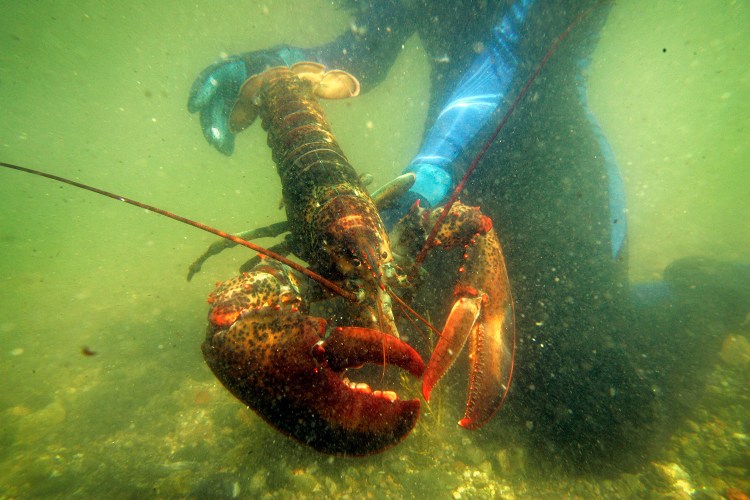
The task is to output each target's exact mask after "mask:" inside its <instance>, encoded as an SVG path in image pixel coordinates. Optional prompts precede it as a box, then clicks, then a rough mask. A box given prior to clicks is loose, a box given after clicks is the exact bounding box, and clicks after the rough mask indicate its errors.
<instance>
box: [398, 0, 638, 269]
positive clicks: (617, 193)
mask: <svg viewBox="0 0 750 500" xmlns="http://www.w3.org/2000/svg"><path fill="white" fill-rule="evenodd" d="M539 3H540V2H539V1H538V0H536V1H535V0H518V1H516V2H515V4H513V5H512V6H511V7H510V8H509V9H508V10H507V11H506V12H505V13H504V14H503V16H502V18H501V19H500V20H499V22H498V23H497V24H496V25H495V27H494V28H493V30H492V36H491V38H490V40H489V41H488V43H487V44H486V46H485V50H484V51H483V52H482V53H481V54H479V55H478V56H477V57H476V58H475V60H474V61H473V63H472V64H471V65H470V67H469V69H468V71H467V72H466V73H465V75H464V76H463V78H462V79H461V80H460V81H459V83H458V85H457V87H456V90H455V91H454V92H453V94H451V95H450V96H449V97H448V99H447V101H446V104H445V105H444V106H443V108H442V110H441V111H440V113H439V114H438V116H437V118H436V119H435V122H434V124H433V126H432V128H431V129H430V130H429V131H428V133H427V135H426V136H425V139H424V141H423V143H422V146H421V148H420V151H419V153H418V154H417V155H416V156H415V157H414V159H413V160H412V161H411V163H410V164H409V166H408V167H407V168H406V170H405V171H406V172H414V173H415V174H416V176H417V180H416V182H415V184H414V186H413V187H412V189H411V191H412V197H419V198H422V199H424V200H425V201H427V202H428V203H429V204H430V205H431V206H435V205H439V204H440V203H441V202H442V201H443V200H444V199H445V198H446V196H447V195H448V192H449V190H450V189H451V187H452V185H453V182H454V180H455V179H453V176H452V167H453V164H454V162H455V161H456V160H457V159H458V158H459V156H461V155H462V154H463V152H464V151H465V150H466V148H467V147H469V145H470V144H471V143H472V142H473V141H475V140H476V139H477V137H478V135H479V134H480V133H481V132H482V131H483V130H486V125H487V123H488V122H489V121H490V119H491V118H492V117H493V115H494V114H495V113H496V112H498V111H505V110H506V108H507V106H508V105H509V103H510V99H509V97H513V96H510V95H508V94H509V92H514V91H516V90H517V86H518V82H519V80H525V79H527V78H528V77H529V75H530V74H531V70H532V69H533V68H532V67H531V66H530V65H529V63H528V61H529V60H540V59H541V57H542V56H543V55H544V53H545V52H546V50H547V49H548V46H549V37H554V36H557V35H559V33H560V32H562V31H563V30H564V28H565V26H566V24H568V23H569V22H570V21H571V19H570V17H568V18H565V17H564V16H555V15H554V13H549V12H544V9H542V8H541V7H544V6H543V5H536V6H535V4H539ZM534 7H537V9H536V10H537V11H539V12H541V14H538V13H537V12H532V8H534ZM584 7H586V6H585V5H581V8H582V9H583V8H584ZM593 8H598V9H599V11H598V13H597V17H598V22H601V23H603V20H604V19H606V14H607V10H608V7H606V6H599V7H596V6H595V7H593ZM574 14H575V13H569V15H574ZM596 24H597V23H596V22H595V23H594V25H596ZM540 31H544V32H545V34H546V37H547V38H545V37H543V36H538V35H539V34H540ZM594 33H595V34H594V35H593V36H590V37H589V38H588V39H587V41H586V43H585V44H584V46H582V47H581V48H580V51H581V53H584V54H585V56H584V58H582V59H581V60H579V61H578V65H579V67H578V68H576V71H577V75H578V79H577V87H578V91H579V101H580V103H581V105H582V106H583V108H584V109H585V110H586V114H587V117H588V121H589V123H590V126H591V129H592V133H593V135H594V137H595V138H596V140H597V142H598V143H599V149H600V154H601V155H602V157H603V160H604V165H605V170H606V175H607V179H608V191H609V210H610V224H611V246H612V255H613V257H616V256H617V255H618V254H619V252H620V250H621V248H622V247H623V245H624V241H625V236H626V228H627V225H626V219H625V216H626V214H625V212H626V209H625V193H624V186H623V182H622V178H621V176H620V172H619V169H618V167H617V163H616V162H615V158H614V154H613V152H612V148H611V146H610V145H609V143H608V142H607V139H606V137H605V136H604V133H603V131H602V129H601V127H600V126H599V123H598V122H597V120H596V118H595V117H594V115H593V113H591V111H590V109H589V108H588V102H587V96H586V85H585V81H584V78H583V74H584V70H585V69H586V67H587V66H588V63H589V54H590V53H591V50H592V48H593V47H594V46H595V43H596V41H597V39H598V36H597V33H598V29H597V30H595V32H594ZM529 37H536V38H538V39H539V41H538V42H537V41H535V40H530V41H529V40H526V39H527V38H529ZM545 40H546V41H545Z"/></svg>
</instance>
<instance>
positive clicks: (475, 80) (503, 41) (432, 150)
mask: <svg viewBox="0 0 750 500" xmlns="http://www.w3.org/2000/svg"><path fill="white" fill-rule="evenodd" d="M533 3H534V2H533V0H519V1H517V2H516V3H515V4H514V5H513V6H512V7H511V8H509V9H508V11H507V12H506V13H505V14H504V15H503V16H502V19H501V20H500V22H499V23H498V24H497V25H496V26H495V28H494V29H493V33H492V40H491V42H490V43H488V44H487V46H486V47H485V50H484V51H483V52H482V53H481V54H480V55H479V56H477V58H476V59H475V60H474V62H473V63H472V64H471V66H470V67H469V69H468V71H467V72H466V74H465V75H464V77H463V78H462V79H461V80H460V81H459V83H458V86H457V87H456V90H455V91H454V92H453V94H452V95H451V96H450V97H449V98H448V100H447V102H446V104H445V106H444V107H443V109H442V111H441V112H440V114H439V115H438V116H437V118H436V120H435V123H434V124H433V126H432V128H431V129H430V131H429V132H428V133H427V135H426V137H425V139H424V142H423V143H422V147H421V149H420V151H419V153H418V154H417V156H416V157H415V158H414V159H413V160H412V162H411V163H410V165H409V166H408V167H407V169H406V171H407V172H414V173H415V174H416V175H417V181H416V183H415V185H414V187H412V191H414V192H416V193H417V194H418V195H419V196H420V197H422V198H424V199H425V200H426V201H427V202H428V203H430V205H432V206H434V205H438V204H439V203H440V202H442V201H443V199H444V198H445V197H446V195H447V194H448V190H449V189H450V188H451V185H452V176H451V173H450V172H451V166H452V165H453V163H454V161H455V160H456V159H457V158H458V157H459V155H461V153H462V152H463V151H464V149H465V148H466V147H467V146H468V145H469V143H471V142H472V141H473V140H474V139H475V138H476V136H477V134H478V133H479V132H480V131H481V130H482V129H483V128H484V127H485V125H487V122H488V121H489V120H490V118H491V117H492V115H493V114H494V113H495V111H496V110H497V109H498V108H499V107H500V105H501V103H502V102H503V101H504V98H505V96H506V95H507V93H508V90H509V89H510V86H511V85H512V84H513V82H514V80H515V78H516V74H517V72H518V69H519V64H520V61H519V57H518V51H519V47H520V44H521V37H520V33H521V32H522V31H523V30H524V25H525V24H526V22H527V19H528V14H529V11H530V9H531V6H532V4H533Z"/></svg>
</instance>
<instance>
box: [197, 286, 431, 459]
mask: <svg viewBox="0 0 750 500" xmlns="http://www.w3.org/2000/svg"><path fill="white" fill-rule="evenodd" d="M256 274H257V273H256ZM256 278H257V275H254V274H253V273H250V275H248V276H247V277H245V278H244V279H245V280H251V279H256ZM239 279H240V280H241V279H243V278H239ZM274 279H275V278H274ZM248 283H249V282H248ZM249 288H250V289H251V291H253V292H256V291H257V290H260V288H258V287H255V286H254V285H253V286H251V287H249ZM220 289H221V287H220ZM237 296H238V294H237V293H235V294H234V296H233V297H228V296H226V295H225V296H224V297H223V301H222V297H220V300H219V304H218V305H216V306H215V307H214V309H213V311H212V313H211V316H210V317H211V324H210V325H209V329H208V335H207V338H206V341H205V342H204V343H203V346H202V350H203V355H204V358H205V359H206V362H207V363H208V365H209V367H210V368H211V370H212V371H213V372H214V374H215V375H216V377H217V378H218V379H219V380H220V381H221V382H222V384H224V386H225V387H226V388H227V389H229V391H230V392H232V394H234V395H235V396H236V397H237V398H238V399H240V400H241V401H242V402H243V403H245V404H246V405H248V406H249V407H250V408H252V409H253V410H254V411H255V412H256V413H258V414H259V415H260V416H261V417H262V418H263V419H264V420H266V421H267V422H268V423H269V424H270V425H271V426H273V427H275V428H276V429H278V430H279V431H281V432H283V433H284V434H287V435H289V436H291V437H293V438H295V439H296V440H298V441H300V442H302V443H304V444H306V445H308V446H311V447H312V448H314V449H316V450H318V451H321V452H324V453H332V454H341V455H367V454H371V453H377V452H380V451H383V450H384V449H386V448H388V447H390V446H393V445H395V444H397V443H399V442H400V441H401V440H402V439H404V438H405V437H406V436H407V435H408V434H409V432H410V431H411V429H412V428H413V427H414V425H415V424H416V421H417V418H418V416H419V407H420V403H419V400H401V399H398V397H397V396H396V394H395V393H393V392H390V391H385V392H381V391H371V390H370V389H369V387H368V386H366V385H365V384H350V383H347V382H346V381H345V380H343V378H342V372H343V371H344V370H345V369H347V368H350V367H355V366H360V365H362V364H364V363H375V364H383V363H384V362H387V363H389V364H393V365H395V366H398V367H400V368H403V369H406V370H408V371H409V372H411V373H412V374H413V375H415V376H417V377H419V376H421V375H422V372H423V371H424V363H423V362H422V359H421V357H420V356H419V354H417V353H416V351H414V350H413V349H412V348H411V347H409V346H408V345H406V344H405V343H403V342H401V341H400V340H398V339H396V338H395V337H392V336H390V335H385V334H383V333H381V332H378V331H376V330H372V329H368V328H360V327H348V328H343V327H340V328H334V329H333V331H332V332H331V334H330V335H329V336H328V338H326V339H324V335H325V332H326V326H327V325H326V321H325V320H323V319H322V318H315V317H311V316H308V315H305V314H303V313H301V312H299V311H297V310H296V309H291V308H279V307H273V306H272V307H260V308H252V307H251V308H246V310H245V311H244V312H242V313H241V314H239V316H237V317H236V320H234V321H233V322H232V323H231V326H229V327H228V328H227V327H226V325H224V324H222V322H223V320H224V319H225V318H226V315H224V314H217V310H218V312H221V311H222V310H225V309H237V307H236V305H237V304H238V303H240V302H241V301H238V298H237ZM214 298H216V297H214ZM217 323H218V324H217Z"/></svg>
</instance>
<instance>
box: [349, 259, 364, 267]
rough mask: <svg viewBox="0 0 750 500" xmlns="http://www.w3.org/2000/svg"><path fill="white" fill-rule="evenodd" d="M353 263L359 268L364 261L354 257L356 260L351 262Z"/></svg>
mask: <svg viewBox="0 0 750 500" xmlns="http://www.w3.org/2000/svg"><path fill="white" fill-rule="evenodd" d="M351 262H352V265H353V266H354V267H359V266H361V265H362V261H361V260H359V259H358V258H356V257H354V258H353V259H352V260H351Z"/></svg>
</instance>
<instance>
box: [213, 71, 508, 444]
mask: <svg viewBox="0 0 750 500" xmlns="http://www.w3.org/2000/svg"><path fill="white" fill-rule="evenodd" d="M358 91H359V84H358V83H357V81H356V79H354V77H352V76H350V75H348V74H347V73H344V72H342V71H329V72H326V71H325V69H324V68H323V67H322V66H321V65H319V64H316V63H298V64H295V65H293V66H292V67H291V68H286V67H278V68H271V69H269V70H267V71H265V72H263V73H261V74H259V75H254V76H253V77H251V78H250V79H249V80H248V81H246V82H245V84H244V85H243V87H242V90H241V91H240V95H239V98H238V100H237V102H236V104H235V106H234V108H233V110H232V114H231V116H230V125H231V127H232V129H233V131H235V132H237V131H240V130H242V129H244V128H246V127H247V126H249V125H250V124H251V123H252V122H253V121H254V120H255V118H256V117H257V116H260V117H261V120H262V125H263V128H264V129H266V130H267V131H268V144H269V146H270V147H271V149H272V152H273V160H274V162H275V163H276V165H277V170H278V173H279V176H280V177H281V181H282V190H283V196H284V203H285V207H286V213H287V219H288V224H287V226H285V228H286V229H288V230H289V233H290V234H289V235H288V236H287V239H286V241H285V243H284V245H283V248H284V249H285V250H286V251H287V252H291V253H294V254H295V255H297V256H298V257H299V258H301V259H303V260H304V261H306V262H308V263H309V264H310V268H311V269H312V270H313V271H315V272H316V273H320V274H322V275H323V276H325V277H327V278H329V279H331V280H333V281H335V282H337V283H340V284H341V286H342V287H343V288H344V289H346V290H349V291H351V292H353V295H354V296H356V297H357V302H356V303H354V304H352V305H351V306H350V309H352V310H353V313H352V314H349V315H348V316H350V317H349V318H348V319H347V320H348V321H349V322H350V324H347V325H340V324H336V322H335V321H334V320H333V319H328V320H326V319H323V318H317V317H313V316H311V315H310V314H309V304H310V302H314V301H316V300H320V299H323V298H327V296H326V295H325V293H324V291H323V290H322V289H321V288H319V287H317V286H314V285H310V284H308V281H307V280H306V279H305V278H303V277H301V276H300V275H299V274H298V273H296V272H295V271H293V270H291V269H290V268H288V267H287V266H285V265H283V264H281V263H278V262H272V261H267V260H265V259H264V260H263V261H261V262H260V263H259V264H258V265H256V266H255V267H254V268H252V270H251V271H250V272H249V273H244V274H243V275H242V276H240V277H237V278H234V279H232V280H229V281H227V282H224V283H222V284H220V285H219V287H218V288H217V289H216V290H215V291H214V292H213V293H212V294H211V296H210V297H209V302H210V303H211V312H210V314H209V328H208V333H207V337H206V340H205V342H204V344H203V353H204V356H205V359H206V361H207V363H208V365H209V366H210V367H211V369H212V370H213V372H214V373H215V374H216V376H217V377H218V378H219V380H221V381H222V383H223V384H224V385H225V386H226V387H227V388H228V389H229V390H230V391H231V392H232V393H233V394H234V395H235V396H237V397H238V398H239V399H240V400H242V401H243V402H244V403H246V404H247V405H248V406H250V407H251V408H252V409H253V410H255V411H256V412H257V413H258V414H259V415H261V416H262V417H263V418H264V419H265V420H266V421H267V422H268V423H269V424H271V425H272V426H274V427H275V428H277V429H278V430H280V431H281V432H283V433H285V434H288V435H290V436H292V437H294V438H295V439H297V440H299V441H301V442H303V443H305V444H308V445H310V446H312V447H313V448H315V449H317V450H319V451H323V452H327V453H336V454H348V455H362V454H368V453H375V452H378V451H382V450H384V449H386V448H388V447H389V446H392V445H394V444H396V443H398V442H399V441H401V440H402V439H403V438H404V437H406V435H407V434H408V433H409V432H410V431H411V429H412V428H413V427H414V425H415V424H416V421H417V418H418V414H419V406H420V403H419V401H418V400H410V401H404V400H401V399H399V398H398V396H397V395H396V394H395V392H392V391H372V390H371V389H370V388H369V386H367V385H366V384H362V383H360V384H355V383H351V382H349V381H348V380H347V379H345V377H344V372H345V370H347V369H348V368H353V367H356V366H359V365H361V364H363V363H376V364H386V363H387V364H392V365H394V366H397V367H400V368H402V369H406V370H407V371H409V372H410V373H411V374H413V375H415V376H417V377H419V376H421V375H422V374H423V372H425V367H424V364H423V362H422V359H421V358H420V356H419V355H418V354H417V353H416V351H414V350H413V349H412V348H411V347H410V346H408V345H407V344H406V343H404V342H402V341H401V340H399V338H398V337H399V334H398V330H397V328H396V325H395V321H394V317H393V312H392V306H391V294H393V293H394V292H393V291H392V288H399V287H403V286H409V285H408V283H406V281H407V279H406V275H405V274H404V273H403V272H402V270H401V269H402V267H403V266H406V265H408V263H409V259H408V257H402V258H401V259H402V260H399V261H397V260H395V259H394V253H393V252H392V251H391V243H390V240H389V236H388V234H387V233H386V231H385V228H384V226H383V223H382V221H381V218H380V215H379V213H378V210H377V208H376V204H375V202H374V201H373V199H372V198H371V197H370V195H369V194H368V193H367V191H366V190H365V188H364V186H363V185H362V183H361V181H360V179H359V176H358V175H357V173H356V172H355V171H354V169H353V168H352V166H351V165H350V164H349V162H348V161H347V159H346V157H345V155H344V153H343V152H342V151H341V149H340V148H339V146H338V144H337V143H336V140H335V138H334V137H333V134H332V133H331V130H330V127H329V125H328V123H327V121H326V119H325V117H324V115H323V112H322V110H321V108H320V106H319V104H318V99H319V98H344V97H351V96H355V95H357V93H358ZM440 213H441V209H437V210H434V211H428V210H423V209H421V208H420V207H419V206H418V204H417V205H415V206H414V207H412V209H411V210H410V211H409V213H408V214H407V216H406V217H404V219H402V221H401V222H399V224H398V225H397V228H396V229H395V231H394V234H398V237H397V240H398V242H397V246H398V248H399V253H402V254H403V255H408V254H409V253H415V250H414V248H416V249H418V248H419V246H421V245H422V244H423V243H424V241H425V240H426V239H427V233H428V232H429V231H430V229H431V228H432V226H433V225H434V224H435V221H436V220H437V217H438V215H439V214H440ZM447 216H448V217H447V218H446V220H445V222H443V223H442V228H441V234H440V235H439V237H438V238H437V239H436V240H435V242H434V246H441V247H444V248H452V247H456V248H461V249H463V250H464V257H465V259H466V261H465V263H464V266H463V268H462V269H461V271H462V272H460V279H459V284H458V285H457V286H456V289H455V295H456V302H455V305H454V307H453V310H452V311H451V314H450V315H449V317H448V320H447V322H446V326H445V328H444V330H443V333H442V335H441V337H440V340H439V342H438V344H437V346H436V348H435V351H434V353H433V354H432V357H431V359H430V362H429V364H428V365H427V369H426V372H425V373H424V380H423V394H424V397H425V399H427V400H429V396H430V392H431V390H432V387H433V386H434V384H435V383H437V381H438V380H439V379H440V377H442V375H443V374H444V373H445V372H446V371H447V370H448V368H449V367H450V366H451V364H452V363H453V360H454V359H455V357H456V356H457V355H458V353H459V352H460V351H461V349H462V347H463V345H464V343H465V342H466V340H467V339H468V338H471V341H470V346H471V353H470V357H471V378H470V384H469V399H468V402H467V408H466V414H465V416H464V418H463V419H462V420H461V421H460V422H459V423H460V424H461V425H462V426H464V427H467V428H472V429H474V428H478V427H481V426H482V425H483V424H484V423H486V422H487V420H489V419H490V418H491V417H492V415H493V414H494V413H495V412H496V411H497V409H498V408H499V407H500V405H501V404H502V401H503V399H504V397H505V395H506V394H507V390H508V387H509V384H510V377H511V372H512V364H513V352H514V343H515V339H514V324H513V312H512V301H511V298H510V292H509V290H510V288H509V285H508V279H507V274H506V272H505V265H504V262H503V257H502V251H501V249H500V244H499V241H498V239H497V236H496V234H495V232H494V231H493V230H492V223H491V221H490V220H489V218H487V217H485V216H484V215H482V214H481V213H480V212H479V210H478V209H476V208H470V207H466V206H465V205H461V204H460V203H456V204H455V205H454V206H453V207H452V208H451V209H450V212H449V213H448V214H447ZM407 236H408V237H407ZM394 241H395V240H394Z"/></svg>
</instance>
